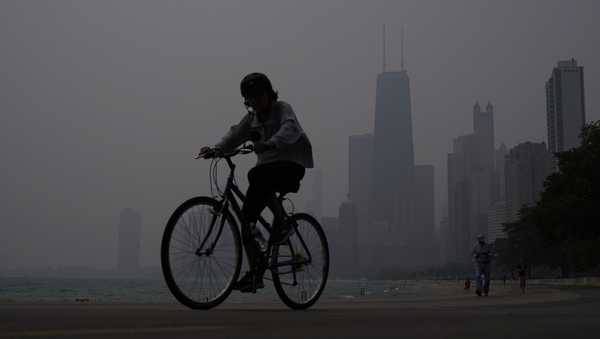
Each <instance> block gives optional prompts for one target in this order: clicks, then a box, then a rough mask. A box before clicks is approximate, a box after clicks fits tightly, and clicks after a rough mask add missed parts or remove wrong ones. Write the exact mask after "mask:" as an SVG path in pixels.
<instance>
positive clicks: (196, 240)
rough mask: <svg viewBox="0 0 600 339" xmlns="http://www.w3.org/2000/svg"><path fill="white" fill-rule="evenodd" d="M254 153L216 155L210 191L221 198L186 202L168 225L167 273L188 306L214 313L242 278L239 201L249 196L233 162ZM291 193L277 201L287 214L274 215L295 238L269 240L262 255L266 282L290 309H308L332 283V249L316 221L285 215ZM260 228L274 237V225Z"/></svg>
mask: <svg viewBox="0 0 600 339" xmlns="http://www.w3.org/2000/svg"><path fill="white" fill-rule="evenodd" d="M251 152H253V148H252V147H251V146H250V145H243V146H242V147H240V148H238V149H236V150H234V151H232V152H230V153H227V154H223V153H221V154H216V155H215V156H214V157H213V161H212V162H211V166H210V170H209V172H210V178H211V179H210V182H211V191H213V187H216V191H217V195H216V197H215V198H213V197H206V196H199V197H194V198H191V199H189V200H187V201H185V202H184V203H182V204H181V205H180V206H179V207H177V209H175V211H174V212H173V214H172V215H171V217H170V218H169V220H168V222H167V225H166V227H165V230H164V234H163V238H162V242H161V266H162V272H163V275H164V278H165V281H166V283H167V286H168V288H169V290H170V291H171V293H172V294H173V296H174V297H175V298H176V299H177V300H178V301H179V302H180V303H181V304H183V305H185V306H187V307H189V308H192V309H210V308H213V307H215V306H217V305H219V304H221V303H222V302H223V301H225V299H227V297H228V296H229V295H230V293H231V292H232V290H233V286H234V284H235V282H236V281H237V279H238V277H239V274H240V270H241V266H242V260H243V250H242V242H241V238H240V228H239V226H238V221H239V222H240V223H241V222H242V221H243V219H242V217H241V215H242V214H241V207H240V206H241V204H240V203H239V202H238V200H239V201H241V202H242V203H243V202H244V201H245V196H244V194H242V192H241V191H240V189H239V188H238V186H237V183H236V181H235V167H236V165H235V164H234V163H233V161H232V160H231V158H233V157H234V156H236V155H238V154H248V153H251ZM200 157H202V155H198V157H196V159H198V158H200ZM221 159H225V160H226V162H227V165H228V166H229V170H230V171H229V176H228V178H227V184H226V186H225V189H224V190H223V191H220V190H219V187H218V175H217V174H218V162H219V161H220V160H221ZM213 185H214V186H213ZM287 193H289V192H278V196H277V197H276V199H277V202H276V203H277V204H279V207H280V208H278V209H279V211H283V212H279V213H277V212H276V211H274V210H273V209H271V208H269V209H270V210H271V212H273V214H274V216H275V217H282V218H284V219H285V220H287V221H286V222H289V223H290V227H291V231H290V236H289V238H288V239H287V240H286V241H285V242H283V243H281V244H274V243H273V242H272V241H271V237H270V236H269V241H268V244H267V247H266V250H265V251H263V252H261V253H262V254H261V255H264V256H265V259H266V261H265V262H266V263H267V270H269V271H270V272H271V278H270V279H269V278H267V277H264V279H266V280H272V281H273V285H274V287H275V290H276V292H277V294H278V296H279V298H280V299H281V300H282V301H283V303H284V304H285V305H287V306H288V307H290V308H292V309H295V310H299V309H307V308H309V307H310V306H312V305H313V304H314V303H315V302H316V301H317V300H318V299H319V297H320V296H321V293H322V292H323V289H324V288H325V285H326V283H327V276H328V273H329V246H328V243H327V238H326V236H325V233H324V231H323V229H322V227H321V225H320V224H319V223H318V222H317V220H316V219H315V218H314V217H312V216H310V215H309V214H306V213H293V211H292V212H291V213H288V212H287V211H285V209H284V208H283V205H282V203H283V201H284V200H288V199H287V198H285V194H287ZM280 213H284V214H285V215H283V216H282V215H279V214H280ZM275 214H277V215H275ZM278 220H283V219H278ZM258 224H260V225H261V226H262V228H263V229H265V230H266V231H267V232H268V233H269V235H270V234H271V231H272V226H271V225H270V224H269V223H268V222H267V221H266V220H265V218H263V217H262V216H261V217H259V219H258V223H257V226H258ZM196 270H197V271H196ZM192 271H196V272H195V273H193V272H192ZM205 284H206V285H207V286H206V288H205V287H204V285H205Z"/></svg>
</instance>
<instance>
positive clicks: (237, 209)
mask: <svg viewBox="0 0 600 339" xmlns="http://www.w3.org/2000/svg"><path fill="white" fill-rule="evenodd" d="M224 159H225V160H226V161H227V165H229V169H230V172H229V176H228V178H227V184H226V186H225V190H224V191H223V194H222V196H221V199H220V200H219V210H218V211H215V212H214V213H213V217H212V220H211V223H210V228H209V230H208V231H207V233H206V236H205V237H204V239H203V240H202V243H201V244H200V247H199V248H198V250H196V254H197V255H210V254H211V253H212V251H213V250H214V248H215V246H216V244H217V243H218V241H219V239H220V237H221V233H222V231H223V227H224V226H225V219H226V218H221V222H220V223H219V227H218V230H217V234H216V236H215V238H214V240H213V241H212V243H211V244H210V246H209V247H208V249H206V250H204V251H203V250H202V249H203V248H204V246H205V245H206V241H207V240H208V239H209V238H210V235H211V234H212V232H213V231H214V228H215V224H216V221H217V219H218V217H219V216H222V215H223V214H224V213H225V211H227V210H228V209H231V210H232V211H233V215H234V216H235V217H236V218H237V220H238V221H239V222H240V224H241V225H243V224H244V223H245V220H244V218H243V215H242V208H241V204H239V203H238V199H239V201H241V202H242V203H244V202H245V201H246V196H244V194H243V193H242V192H241V191H240V189H239V188H238V187H237V185H236V184H235V182H234V181H235V168H236V165H235V164H234V163H233V161H231V157H230V156H226V157H224ZM236 198H237V199H236ZM276 199H278V202H277V203H281V202H280V201H279V198H276ZM268 207H269V209H270V210H271V212H273V214H274V215H275V211H273V209H272V208H271V207H270V206H268ZM258 222H259V223H260V224H261V225H262V226H263V227H264V228H265V229H266V230H267V231H268V232H269V234H270V233H271V231H272V228H271V225H269V223H268V222H267V221H266V220H265V219H264V218H263V217H262V216H259V217H258ZM294 227H296V226H295V225H294ZM296 234H297V235H298V239H300V243H301V244H302V247H303V248H304V250H305V251H306V253H307V254H308V259H306V260H304V261H297V260H294V259H293V258H292V259H290V260H286V261H284V262H280V263H277V264H275V265H273V264H270V265H269V268H270V269H274V268H276V267H280V266H291V265H298V264H309V263H311V262H312V255H311V253H310V251H309V249H308V247H307V246H306V243H305V242H304V239H303V238H302V236H301V235H300V234H299V233H298V232H297V230H296ZM272 246H273V244H272V243H271V242H270V241H269V243H268V246H267V251H266V253H267V254H269V253H271V249H272ZM290 251H291V252H292V253H291V254H292V256H295V255H296V254H295V253H294V249H293V247H292V246H290ZM269 257H270V255H269ZM292 271H293V270H292ZM293 274H294V281H295V280H296V279H295V275H296V273H295V271H294V272H293Z"/></svg>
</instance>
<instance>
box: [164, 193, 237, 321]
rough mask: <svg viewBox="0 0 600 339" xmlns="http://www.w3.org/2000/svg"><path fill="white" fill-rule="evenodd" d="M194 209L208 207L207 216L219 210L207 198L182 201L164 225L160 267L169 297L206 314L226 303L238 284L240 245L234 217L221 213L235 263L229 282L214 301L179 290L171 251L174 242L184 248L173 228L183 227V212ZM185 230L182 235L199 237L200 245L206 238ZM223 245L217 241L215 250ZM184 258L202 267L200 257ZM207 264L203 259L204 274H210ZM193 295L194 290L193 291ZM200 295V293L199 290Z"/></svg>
mask: <svg viewBox="0 0 600 339" xmlns="http://www.w3.org/2000/svg"><path fill="white" fill-rule="evenodd" d="M196 207H207V211H209V212H210V211H215V210H217V209H218V207H219V202H218V201H217V200H215V199H213V198H209V197H194V198H191V199H189V200H187V201H185V202H184V203H182V204H181V205H180V206H179V207H177V209H175V211H174V212H173V214H172V215H171V217H170V218H169V221H168V222H167V225H166V227H165V230H164V233H163V238H162V242H161V266H162V272H163V276H164V278H165V282H166V284H167V287H168V288H169V290H170V291H171V293H172V294H173V296H174V297H175V299H177V301H179V302H180V303H181V304H183V305H185V306H187V307H189V308H192V309H205V310H206V309H210V308H213V307H215V306H217V305H219V304H221V303H222V302H223V301H225V299H227V297H228V296H229V294H230V293H231V291H232V289H233V285H234V283H235V282H236V281H237V279H238V276H239V274H240V269H241V265H242V244H241V238H240V233H239V228H238V226H237V223H236V221H235V219H234V218H233V216H232V215H231V212H230V211H229V210H226V211H224V214H223V216H224V217H225V220H226V222H225V224H226V225H224V227H223V233H222V234H224V233H225V232H227V230H226V228H228V230H229V231H230V232H231V233H230V234H231V236H232V239H231V241H232V244H233V247H234V249H233V251H234V253H233V255H234V256H235V259H234V260H235V262H234V263H233V264H232V271H231V276H230V277H229V279H227V282H226V284H225V286H223V288H222V289H221V290H219V291H218V293H217V294H216V296H215V297H214V298H208V297H205V298H204V299H201V298H195V297H193V296H191V295H190V294H192V293H190V292H189V291H186V289H184V288H182V286H180V285H183V282H182V281H181V279H178V278H177V277H176V276H175V275H174V272H173V267H172V264H171V260H172V259H173V258H174V257H176V256H175V255H173V256H172V255H171V249H172V246H171V245H172V244H173V243H174V242H175V241H177V242H178V243H179V244H183V242H182V240H181V238H179V239H175V236H174V234H173V232H174V230H175V228H176V226H178V225H183V223H184V221H182V220H183V219H182V218H184V217H185V215H186V212H189V211H192V210H193V209H194V208H196ZM210 213H212V212H210ZM195 218H196V217H188V221H190V222H194V223H198V219H195ZM219 221H220V218H219V219H217V222H219ZM228 226H229V227H228ZM182 227H185V226H182ZM187 228H188V229H187V231H186V232H187V233H186V234H185V235H189V236H191V238H194V236H195V235H198V237H197V238H198V241H200V238H202V237H206V233H205V234H204V235H201V231H200V230H197V231H198V233H197V234H193V233H194V232H195V231H196V229H195V226H194V229H190V227H187ZM213 233H214V232H213ZM213 233H211V234H213ZM215 234H216V233H215ZM221 236H222V235H221ZM174 239H175V240H174ZM202 239H204V238H202ZM183 241H185V239H184V240H183ZM192 241H193V240H190V241H189V244H190V247H192V248H191V249H193V248H194V243H193V242H192ZM224 241H225V240H222V239H221V238H220V241H219V243H217V247H219V246H220V244H221V243H223V242H224ZM184 245H185V244H184ZM217 247H215V248H217ZM224 252H226V251H224ZM182 253H184V252H182ZM184 254H186V255H188V256H190V257H192V259H189V258H188V260H190V261H191V264H189V265H192V267H193V266H194V265H202V264H201V263H200V261H201V258H202V257H200V256H198V255H196V254H193V255H191V254H190V253H189V252H187V251H185V253H184ZM194 256H197V257H198V259H197V260H198V261H195V259H194ZM209 257H210V256H204V258H209ZM215 260H216V259H215ZM209 261H210V260H208V259H206V260H205V261H204V263H205V264H204V270H205V272H208V271H211V269H210V266H209V265H210V264H209V263H207V262H209ZM217 264H218V263H217ZM218 266H219V268H220V269H221V271H222V272H223V273H225V272H224V271H223V267H222V265H220V264H218ZM186 267H187V266H186ZM207 267H208V268H207ZM201 275H202V274H201ZM205 276H206V274H204V276H201V277H200V279H201V281H202V279H207V278H206V277H205ZM197 279H198V276H197V275H196V276H195V278H194V280H195V281H194V283H196V282H197ZM208 279H209V280H210V279H211V278H210V277H209V278H208ZM211 283H212V281H211ZM192 291H193V289H192ZM200 292H201V293H203V291H202V290H201V291H200Z"/></svg>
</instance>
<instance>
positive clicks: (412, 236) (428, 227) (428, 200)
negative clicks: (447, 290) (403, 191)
mask: <svg viewBox="0 0 600 339" xmlns="http://www.w3.org/2000/svg"><path fill="white" fill-rule="evenodd" d="M434 197H435V192H434V168H433V166H432V165H417V166H415V170H414V173H413V193H412V200H413V202H414V209H413V216H414V219H413V220H414V222H413V225H412V227H411V231H410V232H409V235H408V237H407V238H408V240H409V247H410V252H411V253H413V254H415V256H416V258H414V263H415V264H417V265H420V266H427V265H430V264H433V263H434V262H435V261H437V251H436V250H435V246H436V242H435V239H434V228H435V198H434Z"/></svg>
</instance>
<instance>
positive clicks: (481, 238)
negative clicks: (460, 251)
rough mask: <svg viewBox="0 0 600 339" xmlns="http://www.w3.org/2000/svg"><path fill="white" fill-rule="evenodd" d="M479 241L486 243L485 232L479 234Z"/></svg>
mask: <svg viewBox="0 0 600 339" xmlns="http://www.w3.org/2000/svg"><path fill="white" fill-rule="evenodd" d="M477 241H478V242H479V243H484V242H485V236H484V235H483V234H479V235H478V236H477Z"/></svg>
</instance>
